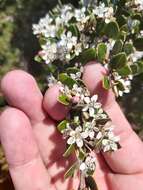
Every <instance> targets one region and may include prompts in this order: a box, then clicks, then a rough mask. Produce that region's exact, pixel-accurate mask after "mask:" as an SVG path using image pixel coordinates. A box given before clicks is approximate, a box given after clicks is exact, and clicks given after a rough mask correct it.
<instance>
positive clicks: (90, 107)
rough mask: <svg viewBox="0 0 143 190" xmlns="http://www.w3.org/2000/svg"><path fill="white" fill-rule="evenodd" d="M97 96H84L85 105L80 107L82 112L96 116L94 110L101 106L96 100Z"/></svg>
mask: <svg viewBox="0 0 143 190" xmlns="http://www.w3.org/2000/svg"><path fill="white" fill-rule="evenodd" d="M97 99H98V96H97V95H94V96H92V97H91V98H90V97H84V99H83V100H84V102H85V103H86V105H85V107H84V108H83V109H82V111H83V112H87V111H88V112H89V116H90V117H96V114H95V113H96V110H97V109H99V108H101V104H100V103H98V102H97Z"/></svg>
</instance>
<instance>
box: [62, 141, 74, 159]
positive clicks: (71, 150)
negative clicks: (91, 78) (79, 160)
mask: <svg viewBox="0 0 143 190" xmlns="http://www.w3.org/2000/svg"><path fill="white" fill-rule="evenodd" d="M74 150H75V146H74V144H71V145H70V146H69V147H68V148H67V150H66V152H65V153H64V154H63V157H68V156H70V155H71V154H72V153H73V152H74Z"/></svg>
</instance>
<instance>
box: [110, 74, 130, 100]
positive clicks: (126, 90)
mask: <svg viewBox="0 0 143 190" xmlns="http://www.w3.org/2000/svg"><path fill="white" fill-rule="evenodd" d="M113 77H114V80H115V81H114V80H112V81H111V82H112V83H113V86H114V87H113V89H114V92H115V94H116V96H117V97H118V96H123V94H124V93H129V92H130V89H131V80H132V79H133V76H132V75H129V76H128V77H126V78H122V77H121V76H120V75H119V74H118V73H117V72H114V73H113ZM118 82H120V83H121V84H122V86H123V90H120V89H118V87H117V85H114V84H115V83H118Z"/></svg>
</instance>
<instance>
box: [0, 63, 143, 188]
mask: <svg viewBox="0 0 143 190" xmlns="http://www.w3.org/2000/svg"><path fill="white" fill-rule="evenodd" d="M105 73H106V71H105V70H104V68H102V66H100V65H99V64H97V63H95V62H90V63H88V64H87V65H86V66H85V69H84V76H83V80H84V81H85V84H86V85H87V87H88V89H89V90H90V92H91V94H95V93H97V94H99V100H100V102H102V104H103V108H104V110H105V111H106V112H107V113H108V115H109V116H110V118H111V119H112V121H113V123H114V125H115V134H116V135H119V136H120V138H121V141H120V144H121V146H122V148H121V149H120V150H118V151H117V152H114V153H106V154H100V155H98V156H97V169H96V172H95V175H94V177H95V179H96V182H97V184H98V186H99V189H100V190H127V189H130V190H135V189H136V190H142V189H143V143H142V142H141V140H140V139H139V138H138V136H137V135H136V134H135V133H134V132H133V130H132V129H131V126H130V124H129V123H128V121H127V120H126V118H125V116H124V115H123V113H122V111H121V109H120V107H119V105H118V104H117V102H116V101H115V98H114V95H113V93H112V92H111V91H109V92H107V91H105V90H104V89H103V88H102V85H101V79H102V77H103V74H105ZM1 90H2V92H3V94H4V95H5V98H6V100H7V101H8V103H9V107H7V108H6V109H5V111H4V112H3V113H1V114H0V139H1V142H2V145H3V147H4V151H5V154H6V158H7V161H8V164H9V170H10V174H11V177H12V180H13V183H14V186H15V189H16V190H25V189H26V190H46V189H50V190H61V189H63V190H76V189H77V187H78V183H79V181H78V177H76V178H74V179H73V180H66V181H64V179H63V175H64V172H65V168H68V166H69V164H71V163H72V162H73V160H74V158H70V159H69V160H65V159H64V158H63V157H62V154H63V152H64V150H65V142H64V141H63V139H62V137H61V135H60V134H59V133H58V132H57V130H56V121H58V120H61V119H63V118H64V117H65V115H66V114H67V112H68V109H67V108H66V107H64V106H63V105H61V104H60V103H58V102H57V97H58V94H59V89H58V86H54V87H52V88H50V89H48V90H47V92H46V94H45V96H44V97H43V96H42V94H41V92H40V90H39V88H38V86H37V84H36V82H35V80H34V78H33V77H32V76H31V75H29V74H28V73H26V72H24V71H20V70H15V71H11V72H9V73H7V74H6V76H5V77H4V78H3V79H2V81H1Z"/></svg>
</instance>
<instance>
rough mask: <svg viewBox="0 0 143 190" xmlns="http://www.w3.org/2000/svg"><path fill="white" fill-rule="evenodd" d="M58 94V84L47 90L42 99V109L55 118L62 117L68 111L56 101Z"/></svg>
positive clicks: (60, 118) (59, 118)
mask: <svg viewBox="0 0 143 190" xmlns="http://www.w3.org/2000/svg"><path fill="white" fill-rule="evenodd" d="M59 94H60V92H59V86H58V85H55V86H53V87H51V88H49V89H48V90H47V92H46V93H45V96H44V101H43V106H44V109H45V110H46V112H47V113H48V114H49V115H50V116H51V117H52V118H53V119H55V120H62V119H64V117H65V115H67V113H68V108H67V107H66V106H64V105H62V104H61V103H59V102H58V96H59Z"/></svg>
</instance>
